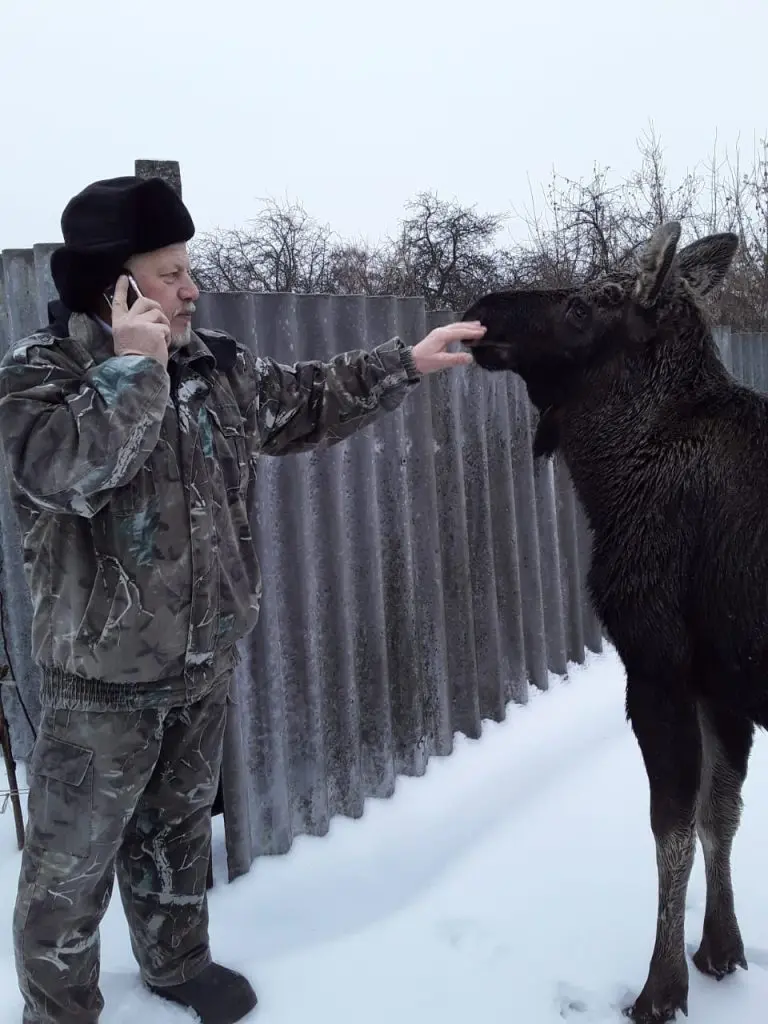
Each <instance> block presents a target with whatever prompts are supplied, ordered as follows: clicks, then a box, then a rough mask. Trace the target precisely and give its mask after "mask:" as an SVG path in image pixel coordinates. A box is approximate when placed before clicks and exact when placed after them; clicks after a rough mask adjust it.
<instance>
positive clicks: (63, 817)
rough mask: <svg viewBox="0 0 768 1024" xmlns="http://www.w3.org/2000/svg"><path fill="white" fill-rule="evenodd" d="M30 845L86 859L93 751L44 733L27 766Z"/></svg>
mask: <svg viewBox="0 0 768 1024" xmlns="http://www.w3.org/2000/svg"><path fill="white" fill-rule="evenodd" d="M29 771H30V775H31V776H32V779H31V786H30V791H29V830H28V841H29V844H30V845H34V846H36V847H37V848H38V849H42V850H45V852H46V853H65V854H69V855H71V856H72V857H87V856H88V855H89V854H90V852H91V827H92V823H93V751H92V750H88V749H87V748H86V747H80V746H78V745H77V744H76V743H70V742H69V741H68V740H63V739H59V738H58V737H56V736H52V735H51V734H50V733H46V732H41V733H40V735H39V737H38V739H37V742H36V744H35V747H34V750H33V751H32V757H31V759H30V764H29Z"/></svg>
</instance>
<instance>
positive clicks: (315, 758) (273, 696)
mask: <svg viewBox="0 0 768 1024" xmlns="http://www.w3.org/2000/svg"><path fill="white" fill-rule="evenodd" d="M52 248H53V246H52V245H37V246H35V247H34V248H33V249H31V250H6V251H4V252H2V273H1V274H0V351H2V352H5V351H6V350H7V348H8V347H9V345H11V344H12V342H13V341H14V340H16V339H19V338H21V337H23V336H24V335H25V334H27V333H29V332H30V331H32V330H33V329H34V328H36V327H37V326H39V325H40V324H41V323H46V322H47V303H48V300H49V299H50V298H52V296H53V290H52V283H51V279H50V272H49V269H48V258H49V255H50V251H51V249H52ZM450 319H452V315H449V314H439V315H438V314H429V313H427V312H426V311H425V307H424V302H423V300H422V299H417V298H387V297H384V298H382V297H358V296H351V297H347V296H324V295H288V294H250V293H249V294H244V293H235V294H205V295H203V296H201V298H200V302H199V305H198V314H197V323H198V324H199V325H200V326H211V327H220V328H224V329H225V330H228V331H230V332H231V333H232V334H234V335H235V336H236V337H238V338H239V339H240V340H241V341H242V342H243V343H244V344H246V345H248V346H249V347H250V348H251V349H252V350H253V351H254V352H255V353H257V354H259V355H266V356H273V357H274V358H276V359H279V360H280V361H282V362H289V363H290V362H292V361H294V360H303V359H310V358H324V357H330V356H332V355H334V354H335V353H338V352H342V351H344V350H346V349H350V348H357V347H362V348H370V347H373V346H374V345H376V344H378V343H379V342H381V341H384V340H385V339H387V338H389V337H390V336H392V335H393V334H399V335H400V336H401V337H402V338H403V339H405V340H406V341H408V342H415V341H417V340H418V339H419V338H421V337H422V336H423V335H424V334H425V333H426V332H427V331H428V330H430V329H431V328H432V327H434V326H437V325H438V324H439V323H442V322H447V321H449V320H450ZM718 340H719V341H720V344H721V350H722V352H723V356H724V359H725V361H726V363H727V365H728V366H729V367H733V370H734V372H735V373H736V375H737V376H739V377H742V378H743V379H745V380H746V381H747V382H748V383H750V384H753V385H754V386H757V387H760V388H763V387H766V386H768V335H762V336H751V337H748V336H742V335H738V334H734V333H731V332H730V331H729V330H728V329H727V328H726V329H719V330H718ZM534 423H535V413H533V412H532V409H531V406H530V404H529V402H528V400H527V397H526V395H525V391H524V388H523V386H522V385H521V383H520V382H519V381H517V380H516V379H515V378H514V377H513V376H511V375H498V376H496V375H489V374H485V373H482V372H480V371H478V370H477V369H475V368H468V369H466V370H465V369H460V370H458V371H455V372H448V373H446V374H444V375H438V376H436V377H432V378H429V379H427V380H425V381H424V382H423V383H422V385H421V387H420V388H418V389H417V390H416V391H415V392H414V393H412V394H411V396H410V397H409V398H408V399H406V402H405V404H404V406H403V407H402V408H401V409H400V410H398V411H397V412H396V413H394V414H391V415H388V416H386V417H385V418H383V419H382V420H381V421H380V422H379V423H378V424H374V425H373V426H371V427H369V428H367V429H366V430H365V431H363V432H361V433H360V434H358V435H356V436H355V437H353V438H351V439H349V440H348V441H346V442H344V443H342V444H341V445H338V446H336V447H335V448H332V449H329V450H327V451H322V452H317V453H312V454H303V455H291V456H285V457H280V458H269V457H264V458H263V459H262V460H261V463H260V467H259V472H258V476H257V480H256V483H255V486H254V488H253V494H252V502H253V505H252V523H253V530H254V536H255V539H256V545H257V549H258V553H259V556H260V559H261V563H262V571H263V576H264V594H263V603H262V614H261V619H260V622H259V624H258V626H257V628H256V630H255V632H254V634H253V635H252V636H251V637H250V639H249V640H248V641H247V642H246V643H245V644H244V645H243V658H242V661H241V663H240V665H239V667H238V672H237V679H236V688H235V693H234V695H233V704H232V705H231V713H230V715H229V720H228V725H227V732H226V738H225V755H224V767H223V772H222V796H223V808H224V823H225V832H226V844H227V858H228V870H229V877H230V878H235V877H237V876H238V875H241V874H243V873H245V872H247V871H248V870H249V868H250V865H251V863H252V861H253V860H254V858H255V857H257V856H259V855H263V854H279V853H284V852H286V851H287V850H288V849H289V848H290V846H291V843H292V840H293V838H294V836H296V835H298V834H302V833H306V834H311V835H323V834H325V833H326V832H327V830H328V827H329V824H330V821H331V819H332V818H333V817H334V816H335V815H339V814H342V815H348V816H353V817H357V816H360V815H361V814H362V813H363V807H364V802H365V800H366V798H368V797H388V796H390V795H391V794H392V793H393V791H394V788H395V783H396V779H397V777H398V776H399V775H420V774H422V773H423V772H424V771H425V768H426V765H427V762H428V759H429V758H430V757H431V756H433V755H447V754H450V752H451V750H452V745H453V735H454V733H455V732H459V733H463V734H464V735H466V736H469V737H478V736H479V735H480V733H481V728H482V722H483V721H484V720H488V719H492V720H494V721H500V720H501V719H502V718H503V717H504V715H505V706H506V705H507V704H508V703H509V702H510V701H514V702H517V703H524V702H525V701H526V700H527V697H528V692H529V686H530V685H533V686H534V687H537V688H539V689H546V687H547V683H548V676H549V673H550V672H552V673H555V674H559V675H564V674H566V673H567V667H568V662H569V661H572V662H577V663H578V662H582V661H583V660H584V657H585V654H586V652H587V651H594V652H598V651H600V650H601V646H602V638H601V630H600V627H599V624H598V622H597V620H596V618H595V616H594V614H593V612H592V611H591V608H590V606H589V602H588V600H587V597H586V593H585V588H584V576H585V571H586V568H587V566H588V561H589V539H588V533H587V531H586V528H585V523H584V519H583V516H582V513H581V509H580V507H579V505H578V502H577V501H576V500H575V497H574V492H573V488H572V485H571V482H570V480H569V478H568V474H567V472H566V471H565V470H564V467H563V466H562V464H561V463H560V462H559V461H558V460H557V459H556V460H555V461H554V462H549V461H541V462H538V463H537V464H535V465H534V463H533V460H532V456H531V442H532V426H533V425H534ZM0 530H1V531H2V535H1V537H0V540H1V541H2V573H1V574H0V590H1V593H2V599H3V615H2V621H3V626H4V632H5V639H6V644H7V651H8V654H9V655H10V661H11V663H12V668H13V672H14V674H15V678H16V679H17V681H18V688H19V690H20V692H21V696H22V698H23V700H24V704H25V705H26V707H27V709H28V710H29V712H30V714H31V716H32V719H33V721H35V722H36V720H37V716H38V714H39V703H38V699H37V690H38V685H39V678H38V673H37V670H36V668H35V666H34V665H33V664H32V662H31V660H30V656H29V646H30V642H29V626H30V603H29V598H28V595H27V591H26V586H25V583H24V579H23V569H22V558H21V551H20V544H19V537H18V531H17V527H16V524H15V520H14V516H13V513H12V509H11V506H10V502H9V499H8V493H7V487H5V486H4V487H3V489H2V492H1V495H0ZM3 696H4V704H5V708H6V713H7V715H8V718H9V720H10V722H11V728H12V736H13V741H14V749H15V752H16V755H17V757H19V758H20V759H22V760H23V759H24V758H25V757H26V756H28V754H29V751H30V749H31V744H32V735H31V732H30V730H29V727H28V726H27V724H26V720H25V717H24V715H23V713H22V709H21V707H20V704H19V701H18V696H17V695H16V693H15V692H14V690H13V688H11V687H6V688H5V690H4V694H3Z"/></svg>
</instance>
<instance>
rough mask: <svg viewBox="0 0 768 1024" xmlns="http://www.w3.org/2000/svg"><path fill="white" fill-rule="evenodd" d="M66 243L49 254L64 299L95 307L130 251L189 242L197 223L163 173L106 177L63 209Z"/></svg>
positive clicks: (80, 309)
mask: <svg viewBox="0 0 768 1024" xmlns="http://www.w3.org/2000/svg"><path fill="white" fill-rule="evenodd" d="M61 232H62V234H63V236H64V245H62V246H60V247H59V248H58V249H56V250H55V251H54V252H53V253H52V254H51V274H52V275H53V281H54V284H55V285H56V290H57V291H58V293H59V295H60V296H61V300H62V302H63V303H64V305H65V306H66V307H67V308H68V309H69V310H71V311H72V312H73V313H92V312H94V311H95V310H96V308H97V306H98V303H99V299H100V297H101V294H102V292H103V291H104V289H105V288H107V287H108V286H109V285H110V284H112V283H113V282H114V281H115V280H116V279H117V277H119V275H120V271H121V270H122V269H123V266H124V264H125V262H126V260H128V259H129V258H130V257H131V256H136V255H137V254H138V253H142V252H151V251H152V250H153V249H162V248H163V247H164V246H166V245H173V244H175V243H176V242H187V241H189V239H190V238H191V237H192V236H193V235H194V233H195V226H194V224H193V223H192V218H191V217H190V215H189V211H188V210H187V208H186V206H185V205H184V203H183V202H182V201H181V198H180V197H179V196H178V195H177V193H176V192H175V191H174V190H173V188H171V186H170V185H169V184H168V183H167V182H165V181H164V180H163V179H162V178H136V177H123V178H108V179H106V180H104V181H96V182H94V183H93V184H91V185H88V186H87V187H86V188H84V189H83V191H82V192H79V193H78V194H77V195H76V196H74V197H73V198H72V199H70V201H69V202H68V203H67V205H66V206H65V208H64V212H63V213H62V215H61Z"/></svg>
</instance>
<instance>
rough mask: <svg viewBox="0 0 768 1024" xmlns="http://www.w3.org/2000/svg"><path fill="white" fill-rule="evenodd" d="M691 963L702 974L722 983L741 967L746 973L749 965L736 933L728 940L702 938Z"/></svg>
mask: <svg viewBox="0 0 768 1024" xmlns="http://www.w3.org/2000/svg"><path fill="white" fill-rule="evenodd" d="M693 962H694V965H695V966H696V968H697V969H698V970H699V971H701V973H702V974H706V975H708V976H709V977H710V978H715V980H716V981H722V980H723V978H727V977H728V975H729V974H733V973H734V972H735V971H737V970H738V969H739V967H741V968H742V969H743V970H745V971H748V970H749V965H748V964H747V958H746V957H745V956H744V946H743V944H742V941H741V937H740V936H739V934H738V932H737V933H736V935H735V936H734V937H733V938H731V939H730V940H726V941H722V942H719V941H711V940H710V939H709V938H704V939H702V941H701V945H700V946H699V948H698V951H697V952H696V953H694V954H693Z"/></svg>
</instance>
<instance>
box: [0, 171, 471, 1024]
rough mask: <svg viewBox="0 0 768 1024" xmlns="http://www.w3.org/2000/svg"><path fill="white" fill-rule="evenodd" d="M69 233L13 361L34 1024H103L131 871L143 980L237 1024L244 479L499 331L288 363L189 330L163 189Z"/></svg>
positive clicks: (93, 188)
mask: <svg viewBox="0 0 768 1024" xmlns="http://www.w3.org/2000/svg"><path fill="white" fill-rule="evenodd" d="M62 232H63V236H64V245H63V246H62V247H60V248H59V249H57V250H56V251H55V252H54V253H53V256H52V259H51V270H52V274H53V278H54V282H55V284H56V287H57V290H58V293H59V296H60V299H61V303H60V304H58V306H57V307H56V312H55V315H54V316H53V317H52V323H51V324H50V325H49V326H48V327H46V328H43V329H41V330H39V331H37V332H35V333H34V334H33V335H31V336H30V337H28V338H26V339H24V340H23V341H21V342H20V343H18V344H17V345H16V346H15V348H14V349H13V351H12V352H10V353H9V354H8V355H7V356H6V357H5V359H4V360H3V362H2V365H1V366H0V438H1V439H2V443H3V446H4V448H5V452H6V459H7V465H8V470H9V478H10V486H11V489H12V494H13V499H14V504H15V508H16V510H17V515H18V518H19V522H20V526H21V532H22V536H23V543H24V552H25V567H26V575H27V581H28V584H29V588H30V591H31V596H32V606H33V624H32V649H33V655H34V658H35V660H36V661H37V663H38V664H39V665H40V667H41V670H42V688H41V701H42V708H43V710H42V720H41V724H40V731H39V736H38V739H37V741H36V744H35V748H34V751H33V755H32V758H31V762H30V766H29V767H30V792H29V824H28V830H27V841H26V848H25V850H24V853H23V858H22V866H21V877H20V882H19V890H18V896H17V902H16V910H15V914H14V939H15V950H16V962H17V971H18V976H19V984H20V987H21V991H22V994H23V997H24V1021H25V1024H93V1022H95V1021H96V1020H97V1019H98V1017H99V1014H100V1012H101V1009H102V1007H103V999H102V996H101V993H100V990H99V986H98V978H99V938H98V935H99V923H100V921H101V919H102V917H103V914H104V912H105V911H106V908H107V905H108V902H109V899H110V897H111V893H112V886H113V879H114V875H115V873H116V874H117V878H118V884H119V889H120V894H121V897H122V901H123V907H124V911H125V914H126V917H127V920H128V924H129V929H130V936H131V944H132V949H133V953H134V955H135V957H136V960H137V961H138V964H139V968H140V973H141V977H142V979H143V981H144V983H145V984H146V985H147V987H148V988H149V989H150V990H151V991H153V992H155V993H157V994H159V995H162V996H164V997H165V998H167V999H170V1000H173V1001H175V1002H177V1003H180V1004H182V1005H184V1006H187V1007H190V1008H192V1009H193V1010H194V1011H195V1012H196V1013H197V1014H198V1016H199V1017H200V1018H201V1020H202V1021H203V1022H204V1024H233V1022H235V1021H237V1020H239V1019H240V1018H241V1017H243V1016H244V1015H245V1014H247V1013H248V1012H250V1010H251V1009H253V1007H254V1006H255V1005H256V995H255V993H254V991H253V989H252V988H251V985H250V983H249V982H248V981H247V980H246V979H245V978H244V977H243V976H242V975H240V974H238V973H236V972H234V971H231V970H229V969H228V968H226V967H223V966H220V965H218V964H216V963H215V962H214V961H213V959H212V957H211V952H210V949H209V942H208V916H207V914H208V911H207V902H206V876H207V866H208V857H209V850H210V823H211V807H212V804H213V801H214V797H215V795H216V791H217V785H218V779H219V769H220V764H221V753H222V738H223V730H224V721H225V715H226V708H227V698H228V692H229V685H230V680H231V677H232V673H233V667H234V663H235V660H236V648H235V644H236V642H237V641H238V640H240V639H241V638H242V637H244V636H245V635H246V634H247V633H248V632H249V631H250V630H251V629H252V628H253V626H254V625H255V622H256V617H257V614H258V607H259V599H260V594H261V580H260V575H259V567H258V562H257V559H256V555H255V552H254V549H253V545H252V540H251V534H250V530H249V525H248V513H247V504H246V494H247V489H248V482H249V479H250V477H251V471H252V468H253V464H254V461H255V459H256V458H257V457H258V456H259V455H262V454H268V455H283V454H288V453H291V452H300V451H306V450H307V449H310V448H312V447H313V446H317V445H321V444H324V445H329V444H334V443H337V442H339V441H341V440H343V439H345V438H348V437H349V436H350V435H352V434H353V433H354V432H356V431H358V430H360V429H361V428H363V427H365V426H367V425H368V424H369V423H371V422H373V420H374V419H376V418H377V417H378V416H381V415H383V414H385V413H387V412H390V411H392V410H394V409H396V408H397V407H398V406H399V405H400V404H401V402H402V401H403V399H404V398H405V396H406V395H407V394H408V393H409V392H410V391H411V390H412V388H413V387H414V385H416V384H417V382H418V381H419V380H420V378H421V376H422V375H423V374H426V373H431V372H433V371H436V370H440V369H443V368H446V367H452V366H458V365H462V364H464V363H467V362H469V356H468V355H466V354H461V353H455V352H450V351H448V347H449V345H450V344H451V343H452V342H457V341H463V340H472V339H476V338H479V337H481V336H482V334H483V328H481V327H480V326H479V325H475V324H466V323H459V324H452V325H450V326H447V327H442V328H439V329H438V330H436V331H433V332H432V333H431V334H429V335H428V336H427V337H426V338H425V339H424V340H422V341H421V342H419V343H418V344H417V345H415V347H413V348H410V347H408V346H406V345H404V344H403V343H402V342H400V341H399V340H398V339H395V340H393V341H390V342H388V343H386V344H383V345H381V346H380V347H379V348H377V349H374V350H373V351H372V352H370V353H368V352H362V351H356V352H348V353H345V354H343V355H339V356H336V357H335V358H334V359H332V360H330V361H329V362H326V363H320V362H307V363H300V364H298V365H295V366H292V367H289V366H283V365H280V364H278V363H277V362H275V361H272V360H269V359H263V358H254V356H253V355H252V354H251V353H250V352H249V351H248V349H246V348H245V347H243V346H242V345H240V344H238V343H237V342H236V341H235V340H234V339H233V338H231V337H230V336H228V335H227V334H224V333H222V332H217V331H209V330H205V331H204V330H198V331H192V329H191V320H190V318H191V316H192V313H193V312H194V310H195V301H196V300H197V298H198V294H199V293H198V289H197V288H196V287H195V284H194V282H193V280H192V277H191V276H190V266H189V260H188V256H187V250H186V243H187V242H188V241H189V239H190V238H191V237H192V236H193V233H194V226H193V223H192V220H191V218H190V215H189V213H188V211H187V209H186V207H185V206H184V204H183V203H182V201H181V199H180V198H179V197H178V196H177V195H176V193H175V192H174V191H173V190H172V189H171V188H170V187H169V186H168V185H166V184H165V183H164V182H163V181H162V180H161V179H158V178H155V179H148V180H142V179H138V178H115V179H110V180H107V181H100V182H96V183H94V184H92V185H90V186H88V187H87V188H86V189H84V191H82V192H81V193H79V194H78V195H77V196H75V197H74V198H73V199H72V200H71V201H70V202H69V203H68V204H67V207H66V208H65V210H64V213H63V215H62ZM126 271H127V272H128V273H129V274H130V275H131V276H132V277H133V279H134V280H135V282H136V284H137V285H138V289H139V291H140V292H141V294H142V297H139V298H137V299H135V301H134V302H133V303H132V304H130V303H129V289H128V278H127V277H126ZM115 282H117V285H116V287H115V288H114V298H113V299H112V300H111V306H110V301H109V296H110V294H111V289H112V287H114V286H115ZM254 685H258V680H254Z"/></svg>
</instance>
